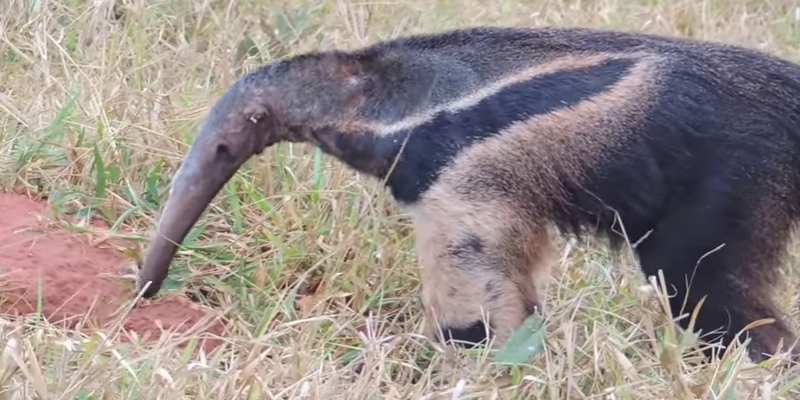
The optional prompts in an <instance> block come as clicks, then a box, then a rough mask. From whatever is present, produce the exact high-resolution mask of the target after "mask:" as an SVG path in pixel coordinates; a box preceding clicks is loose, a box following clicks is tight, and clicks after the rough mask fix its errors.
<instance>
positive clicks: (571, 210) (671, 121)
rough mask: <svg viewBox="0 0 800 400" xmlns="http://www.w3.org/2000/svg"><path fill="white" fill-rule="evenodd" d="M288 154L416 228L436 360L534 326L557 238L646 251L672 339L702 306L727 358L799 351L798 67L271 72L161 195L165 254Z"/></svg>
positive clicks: (558, 35) (345, 58)
mask: <svg viewBox="0 0 800 400" xmlns="http://www.w3.org/2000/svg"><path fill="white" fill-rule="evenodd" d="M280 141H294V142H307V143H311V144H313V145H316V146H319V147H320V148H322V149H323V150H324V151H325V152H326V153H328V154H330V155H332V156H335V157H337V158H338V159H340V160H341V161H342V162H344V163H346V164H347V165H349V166H350V167H352V168H354V169H356V170H358V171H361V172H364V173H367V174H370V175H372V176H374V177H377V178H381V179H385V180H386V182H387V185H388V188H389V189H390V191H391V193H392V194H393V196H394V198H395V199H396V200H397V201H398V202H399V203H400V204H401V205H402V206H403V208H404V210H405V211H406V212H408V214H409V215H410V217H411V218H412V220H413V223H414V230H415V235H416V251H417V255H418V259H419V264H420V266H421V269H422V276H423V301H424V304H425V312H426V315H427V316H428V317H429V318H430V319H429V320H430V321H431V322H432V323H436V324H438V326H439V327H441V329H442V331H441V332H444V336H445V337H446V338H449V339H457V340H461V341H466V342H472V343H476V342H480V341H481V340H483V339H484V338H485V337H486V332H487V327H486V326H484V325H483V323H482V322H481V321H482V320H483V319H484V316H486V314H488V321H490V328H491V329H490V331H491V332H492V334H493V335H494V336H495V337H496V338H497V343H502V341H503V340H505V339H506V338H507V337H508V335H509V334H510V332H511V331H512V330H513V329H514V328H516V327H518V326H519V324H520V323H521V322H522V320H523V319H524V318H525V317H527V316H528V315H530V314H531V313H534V312H537V310H538V309H540V307H541V305H542V301H543V299H542V298H541V296H542V293H543V290H544V287H545V285H544V283H545V282H546V280H547V275H548V272H549V269H550V267H551V265H552V264H553V263H554V259H555V256H556V255H557V248H556V245H555V243H554V241H553V238H554V235H555V234H559V233H575V234H578V235H586V234H589V235H599V236H601V237H607V238H608V239H610V243H611V248H612V249H613V250H620V249H622V248H623V244H625V243H626V240H630V241H631V242H636V241H639V240H640V239H641V243H640V244H639V245H638V247H636V248H635V252H636V255H637V256H638V258H639V261H640V263H641V268H642V271H643V272H644V273H645V274H647V275H656V276H657V275H658V271H659V270H662V271H663V274H664V277H665V278H666V284H667V288H668V289H669V290H671V293H670V295H672V298H671V302H670V306H671V308H672V310H673V313H674V314H675V316H676V317H677V316H678V315H681V314H684V313H691V312H692V311H693V310H694V308H695V306H697V305H698V304H699V303H700V302H701V299H703V298H705V299H704V303H703V305H702V308H701V309H700V312H699V317H698V320H697V322H696V325H695V328H696V329H700V330H702V331H703V333H704V334H706V335H707V334H711V333H715V332H716V333H720V335H719V337H718V339H722V341H723V343H724V344H729V343H730V342H731V341H732V340H733V339H734V336H735V335H737V334H738V333H740V331H741V330H742V329H743V328H745V326H746V325H748V324H750V323H752V322H755V321H756V320H759V319H763V318H773V319H774V320H775V321H774V323H772V324H770V325H763V326H760V327H757V328H755V329H753V330H751V331H749V332H747V334H749V335H750V336H751V337H752V339H753V342H752V344H751V346H750V354H751V356H752V357H754V358H755V359H762V358H763V355H765V354H766V355H771V354H774V353H775V352H776V351H777V350H778V344H779V341H781V340H783V341H784V349H785V347H786V346H789V345H793V344H794V340H795V337H794V335H793V334H792V332H791V330H790V328H789V327H788V325H787V323H786V322H785V321H784V319H783V318H782V317H781V315H780V312H779V310H778V309H777V308H776V306H775V303H774V302H773V300H772V296H773V295H774V293H773V291H774V288H776V287H777V284H778V283H779V282H778V280H779V266H780V262H781V256H782V255H783V251H784V248H785V244H786V241H787V239H788V237H789V233H790V232H791V229H792V228H794V224H795V222H796V221H797V220H798V215H799V214H798V209H799V206H800V67H798V66H796V65H794V64H792V63H789V62H787V61H783V60H780V59H778V58H775V57H772V56H768V55H765V54H762V53H760V52H756V51H753V50H748V49H743V48H738V47H731V46H725V45H721V44H713V43H706V42H698V41H689V40H683V39H674V38H664V37H656V36H650V35H642V34H634V33H622V32H608V31H594V30H586V29H554V28H549V29H523V28H470V29H463V30H456V31H450V32H444V33H440V34H430V35H421V36H413V37H406V38H401V39H397V40H393V41H388V42H383V43H378V44H375V45H373V46H370V47H366V48H363V49H359V50H355V51H352V52H344V51H329V52H318V53H310V54H305V55H301V56H297V57H294V58H291V59H287V60H282V61H277V62H275V63H273V64H271V65H268V66H264V67H263V68H261V69H258V70H257V71H254V72H252V73H250V74H248V75H246V76H244V77H243V78H241V79H240V80H239V81H237V82H236V83H235V84H234V85H233V86H232V87H231V89H230V90H228V91H227V93H226V94H225V95H224V96H222V98H221V99H220V100H219V101H218V102H217V103H216V104H215V105H214V107H213V108H212V110H211V112H210V114H209V117H208V119H207V120H206V122H205V124H204V126H203V128H202V131H201V134H200V136H199V137H198V139H197V140H196V141H195V143H194V144H193V146H192V150H191V151H190V153H189V155H187V159H186V161H185V162H184V164H183V166H182V167H181V171H179V173H178V174H177V176H176V178H175V180H174V184H173V189H172V192H171V195H170V200H169V203H168V209H169V211H167V210H165V211H164V213H163V217H162V221H160V227H159V230H160V231H161V233H162V234H163V235H164V237H167V238H169V239H171V240H174V241H175V242H177V243H180V241H181V240H182V239H183V237H184V236H185V231H186V230H187V229H188V228H187V223H188V226H191V224H192V223H194V222H195V221H196V219H197V216H199V214H200V213H201V212H202V208H203V207H205V206H206V205H207V204H208V201H210V199H211V198H212V197H213V196H214V195H215V194H216V193H217V191H218V190H219V188H220V187H221V186H222V184H224V182H225V181H227V179H228V178H229V177H230V176H231V175H232V174H233V173H234V172H235V170H236V168H238V166H239V165H241V163H243V162H244V161H245V160H246V159H248V158H249V157H250V156H252V155H253V154H257V153H261V152H262V151H263V149H264V148H266V147H267V146H270V145H272V144H274V143H277V142H280ZM200 194H202V196H201V197H198V195H200ZM200 198H202V199H203V200H202V201H201V200H199V199H200ZM206 200H208V201H206ZM176 207H177V208H176ZM186 207H189V209H190V211H186V209H187V208H186ZM187 221H188V222H187ZM623 233H624V235H623ZM165 243H167V241H166V240H165V239H164V238H163V237H162V238H157V239H155V240H154V244H153V248H152V249H151V250H150V253H149V254H148V259H146V261H145V266H144V269H143V270H142V275H143V277H142V278H141V281H140V282H141V284H140V285H139V287H140V288H141V286H142V284H144V283H145V282H151V284H152V286H151V287H150V288H149V289H148V290H146V291H145V295H147V296H151V295H154V294H155V293H156V292H157V291H158V290H159V287H160V283H161V280H163V277H164V274H166V269H167V266H168V264H169V260H170V259H171V257H172V256H173V255H174V246H172V247H170V245H168V244H165ZM689 284H690V285H691V286H688V285H689ZM687 287H688V290H687ZM687 322H688V319H686V318H684V319H682V320H680V324H681V325H682V326H683V327H684V328H685V327H687V325H686V324H687ZM431 333H433V332H431ZM704 338H705V339H707V340H712V339H714V337H709V336H704Z"/></svg>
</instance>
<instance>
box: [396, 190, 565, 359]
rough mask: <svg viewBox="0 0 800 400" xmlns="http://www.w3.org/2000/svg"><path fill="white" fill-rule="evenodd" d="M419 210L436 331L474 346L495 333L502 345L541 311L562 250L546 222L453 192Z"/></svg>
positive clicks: (425, 293)
mask: <svg viewBox="0 0 800 400" xmlns="http://www.w3.org/2000/svg"><path fill="white" fill-rule="evenodd" d="M412 216H413V218H414V229H415V234H416V252H417V259H418V262H419V264H420V266H421V268H422V280H423V282H422V300H423V303H424V307H425V314H426V317H427V320H426V326H427V327H428V328H427V329H426V331H427V334H428V335H429V336H432V337H433V338H435V339H444V340H445V341H447V342H449V341H453V342H456V343H461V344H464V345H467V346H471V345H474V344H478V343H481V342H483V343H482V344H486V342H484V340H485V339H486V338H487V333H488V334H489V338H491V339H493V340H494V345H498V344H501V343H502V342H504V341H505V340H506V339H507V338H508V336H509V335H510V334H511V332H512V331H513V330H514V329H516V328H517V327H519V326H520V324H521V323H522V322H523V320H524V319H525V318H526V317H528V316H529V315H531V314H532V313H535V312H541V307H542V303H543V297H544V291H545V282H546V280H547V279H548V275H549V271H550V268H551V265H552V263H553V262H554V258H555V256H556V254H557V253H556V247H555V245H554V243H553V241H552V239H551V236H550V234H549V232H548V231H547V230H546V229H545V228H544V227H543V226H535V225H534V224H531V221H530V220H529V219H525V218H524V217H523V216H522V213H520V212H518V210H515V209H514V208H513V207H511V206H509V205H508V204H504V203H503V202H501V201H498V202H496V203H495V204H486V203H483V204H471V203H470V202H469V201H464V200H458V199H456V198H454V197H449V198H446V199H443V198H437V199H436V200H430V199H428V200H425V201H423V202H421V203H420V204H419V205H417V206H416V208H415V209H414V210H413V212H412ZM486 323H488V326H487V325H486ZM487 328H488V329H487Z"/></svg>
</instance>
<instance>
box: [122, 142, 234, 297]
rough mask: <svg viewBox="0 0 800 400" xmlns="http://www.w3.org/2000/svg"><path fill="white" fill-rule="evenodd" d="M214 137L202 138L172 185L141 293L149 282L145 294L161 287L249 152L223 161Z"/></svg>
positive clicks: (148, 256)
mask: <svg viewBox="0 0 800 400" xmlns="http://www.w3.org/2000/svg"><path fill="white" fill-rule="evenodd" d="M207 142H212V141H210V140H198V141H197V142H195V144H193V145H192V148H191V149H190V150H189V154H188V155H187V156H186V159H185V160H184V163H183V164H182V165H181V167H180V169H179V170H178V172H177V173H176V174H175V178H174V179H173V182H172V188H171V189H170V194H169V197H168V199H167V203H166V204H165V206H164V208H163V210H162V212H161V216H160V218H159V221H158V223H157V229H156V234H155V237H153V238H152V239H151V242H150V244H149V246H148V249H147V251H146V253H145V258H144V262H143V264H142V266H141V269H140V271H139V276H138V278H137V281H136V292H137V294H138V293H140V292H141V291H142V289H144V288H145V286H146V285H147V284H148V282H149V286H148V287H147V290H146V291H144V293H143V296H144V297H152V296H154V295H155V294H156V293H158V291H159V290H160V289H161V285H162V283H163V282H164V279H166V277H167V273H168V272H169V265H170V263H171V262H172V259H173V257H175V254H176V252H177V250H178V246H179V245H180V244H181V243H182V242H183V240H184V239H185V238H186V235H187V234H188V233H189V231H191V229H192V227H193V226H194V225H195V224H196V223H197V221H198V219H199V218H200V216H201V215H202V214H203V212H204V211H205V210H206V208H207V207H208V205H209V204H210V203H211V201H212V200H213V199H214V197H215V196H216V195H217V193H219V191H220V190H221V189H222V187H223V186H224V185H225V183H226V182H228V180H229V179H230V178H231V177H232V176H233V175H234V174H235V173H236V170H237V169H238V168H239V167H240V166H241V164H242V163H243V162H244V161H245V160H246V159H247V158H248V157H249V155H245V156H241V157H236V159H237V160H236V161H235V162H222V161H220V160H219V159H218V158H216V157H215V154H216V153H215V151H216V150H215V148H216V147H217V146H219V145H218V144H215V143H213V142H212V143H207Z"/></svg>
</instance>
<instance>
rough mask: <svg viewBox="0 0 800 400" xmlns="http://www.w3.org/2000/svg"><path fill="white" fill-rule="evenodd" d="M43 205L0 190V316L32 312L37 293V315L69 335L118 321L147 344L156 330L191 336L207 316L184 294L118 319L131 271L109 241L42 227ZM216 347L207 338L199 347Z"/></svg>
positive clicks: (129, 291)
mask: <svg viewBox="0 0 800 400" xmlns="http://www.w3.org/2000/svg"><path fill="white" fill-rule="evenodd" d="M47 207H48V206H47V203H46V202H45V201H39V200H34V199H31V198H28V197H25V196H21V195H18V194H12V193H2V192H0V314H4V315H9V316H20V315H30V314H32V313H35V312H36V311H37V308H38V304H37V302H38V301H39V296H40V293H41V302H42V303H41V311H42V316H43V317H45V318H46V319H47V320H48V321H49V322H50V323H53V324H56V325H60V326H65V327H67V328H70V329H76V328H77V329H80V330H81V331H84V332H88V331H89V330H91V329H107V328H110V327H112V326H113V324H116V323H117V321H119V319H120V318H123V319H122V321H121V328H122V329H123V330H127V331H129V332H136V333H137V334H138V336H139V337H142V338H144V339H145V340H157V339H158V338H159V337H160V336H161V330H162V329H163V330H167V331H172V332H180V333H184V332H186V331H187V330H190V329H191V330H192V331H193V332H196V331H197V328H193V327H194V325H196V324H197V323H198V322H201V320H202V319H203V318H204V317H205V316H206V315H207V311H205V310H204V309H202V308H201V307H200V306H199V305H197V304H195V303H193V302H192V301H191V300H189V299H188V298H187V297H185V296H183V295H172V296H162V297H160V298H157V299H155V300H148V301H141V302H140V304H137V306H136V307H134V308H133V309H132V310H130V312H128V314H127V315H124V313H125V312H126V308H127V307H128V306H129V305H130V303H131V300H132V299H133V296H134V292H133V284H132V283H131V282H126V281H125V280H123V279H121V276H122V275H124V274H130V273H131V272H130V271H126V268H125V265H126V263H129V260H128V259H126V257H125V255H124V254H123V253H122V252H121V251H119V250H118V249H115V248H114V246H113V244H115V243H114V242H113V241H112V240H105V241H99V240H97V239H96V238H95V239H93V238H92V236H90V235H88V234H82V233H74V232H69V231H65V230H64V229H60V228H59V227H57V226H55V224H52V223H48V221H47V211H48V209H47ZM93 224H97V223H96V222H93ZM95 242H98V243H95ZM116 244H117V245H119V246H118V248H121V247H125V246H124V242H123V243H120V242H119V241H117V242H116ZM159 325H160V326H159ZM206 332H208V333H212V334H213V335H215V336H216V335H222V325H221V324H220V323H219V322H214V324H213V325H211V326H210V327H209V328H208V329H206ZM120 337H121V338H123V340H126V338H127V335H124V334H123V335H120ZM218 344H219V340H218V339H214V338H207V339H204V343H203V347H204V348H205V349H206V350H211V349H212V348H213V347H216V346H217V345H218Z"/></svg>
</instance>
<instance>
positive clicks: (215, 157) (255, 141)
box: [137, 52, 370, 297]
mask: <svg viewBox="0 0 800 400" xmlns="http://www.w3.org/2000/svg"><path fill="white" fill-rule="evenodd" d="M363 66H364V62H363V61H362V60H359V59H357V58H356V57H354V56H351V55H349V54H346V53H340V52H328V53H322V54H312V55H304V56H300V57H297V58H295V59H291V60H285V61H279V62H276V63H274V64H272V65H269V66H265V67H263V68H261V69H259V70H257V71H254V72H252V73H250V74H248V75H246V76H244V77H242V78H241V79H239V80H238V81H237V82H236V83H234V84H233V85H232V86H231V87H230V88H229V89H228V90H227V91H226V92H225V94H224V95H223V96H222V97H221V98H220V99H219V100H217V102H216V103H215V104H214V105H213V107H212V108H211V110H210V112H209V114H208V116H207V117H206V119H205V121H204V122H203V124H202V126H201V128H200V132H199V134H198V136H197V138H196V139H195V140H194V143H193V144H192V146H191V148H190V149H189V152H188V154H187V155H186V157H185V159H184V160H183V163H182V165H181V166H180V168H179V170H178V171H177V172H176V174H175V176H174V178H173V180H172V187H171V190H170V193H169V198H168V200H167V203H166V205H165V206H164V209H163V210H162V212H161V216H160V219H159V221H158V224H157V232H156V234H155V237H154V238H153V239H152V241H151V243H150V245H149V248H148V250H147V252H146V254H145V258H144V261H143V265H142V266H141V270H140V272H139V277H138V279H137V292H140V291H141V290H142V289H143V288H144V286H145V285H146V284H147V283H148V282H150V286H149V287H148V288H147V290H146V291H145V292H144V296H145V297H151V296H153V295H155V294H156V293H157V292H158V291H159V289H160V287H161V283H162V282H163V280H164V279H165V278H166V276H167V271H168V269H169V264H170V262H171V261H172V258H173V257H174V255H175V253H176V250H177V247H178V245H179V244H180V243H181V242H182V241H183V239H184V238H185V237H186V235H187V233H188V232H189V230H191V228H192V226H193V225H194V224H195V223H196V222H197V220H198V219H199V218H200V215H201V214H202V213H203V212H204V210H205V209H206V208H207V207H208V205H209V203H210V202H211V200H212V199H213V198H214V197H215V196H216V194H217V193H218V192H219V191H220V189H221V188H222V187H223V186H224V185H225V183H226V182H227V181H228V180H229V179H230V178H231V177H232V176H233V175H234V174H235V173H236V171H237V170H238V169H239V167H241V166H242V164H243V163H244V162H245V161H247V160H248V159H249V158H250V157H252V156H253V155H255V154H260V153H261V152H262V151H264V149H265V148H267V147H268V146H270V145H272V144H275V143H278V142H280V141H296V142H302V141H313V140H314V139H313V136H314V134H315V132H317V131H319V130H323V129H344V128H345V127H346V126H347V125H349V124H350V125H351V124H353V123H354V122H355V121H356V120H357V117H356V115H357V114H358V109H359V107H360V106H361V105H362V104H363V103H364V98H365V93H366V92H367V85H369V84H370V79H368V75H367V74H366V72H365V70H364V67H363Z"/></svg>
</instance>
